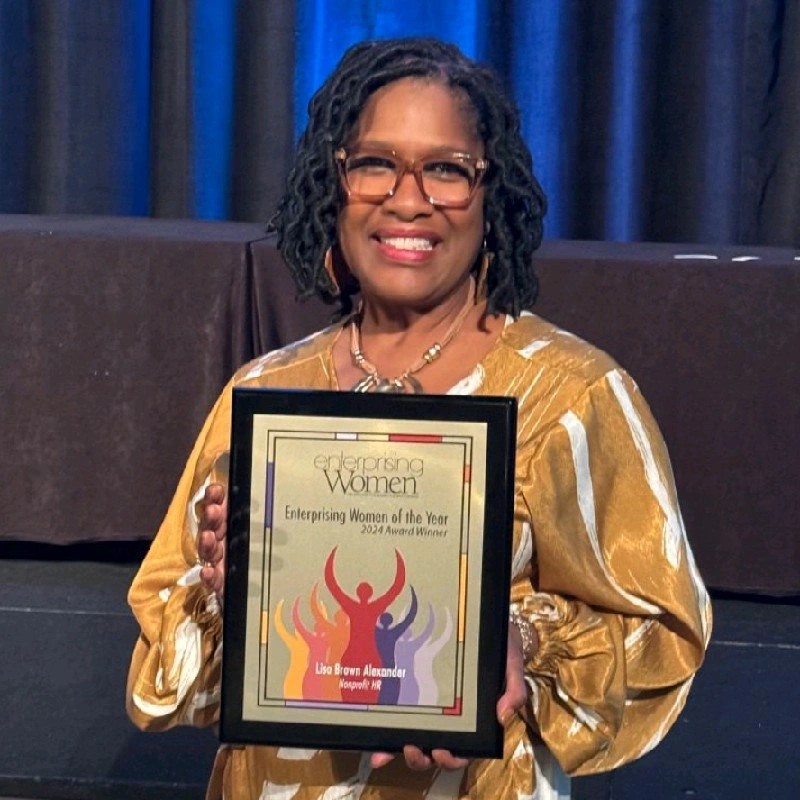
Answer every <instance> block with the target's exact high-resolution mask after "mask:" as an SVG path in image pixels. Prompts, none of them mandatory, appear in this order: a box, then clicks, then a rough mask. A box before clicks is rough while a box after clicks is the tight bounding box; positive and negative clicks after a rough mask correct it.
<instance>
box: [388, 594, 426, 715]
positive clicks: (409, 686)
mask: <svg viewBox="0 0 800 800" xmlns="http://www.w3.org/2000/svg"><path fill="white" fill-rule="evenodd" d="M435 626H436V614H435V613H434V611H433V606H432V605H431V604H430V603H429V604H428V621H427V622H426V623H425V627H424V628H423V629H422V630H421V631H420V633H419V634H417V635H416V636H414V635H413V633H412V631H411V629H410V628H409V629H408V630H406V631H405V633H404V634H403V635H402V636H401V637H400V638H399V639H398V640H397V644H396V645H395V648H394V657H395V664H396V665H397V667H398V668H400V669H402V670H403V675H402V676H401V678H400V691H399V693H398V695H397V703H398V705H401V706H415V705H417V703H418V702H419V683H418V681H417V676H416V674H415V673H414V656H415V655H416V652H417V650H419V649H420V647H422V646H423V645H424V644H425V642H427V641H428V639H429V638H430V635H431V634H432V633H433V629H434V627H435Z"/></svg>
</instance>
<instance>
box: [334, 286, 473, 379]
mask: <svg viewBox="0 0 800 800" xmlns="http://www.w3.org/2000/svg"><path fill="white" fill-rule="evenodd" d="M474 305H475V301H474V298H473V292H472V290H470V291H468V292H467V302H466V303H464V307H463V308H462V309H461V311H459V312H458V314H457V315H456V318H455V319H454V320H453V324H452V325H451V326H450V327H449V328H448V329H447V333H445V335H444V336H443V337H442V340H441V342H434V343H433V344H432V345H431V346H430V347H429V348H428V349H427V350H426V351H425V352H424V353H423V354H422V355H421V356H420V358H419V359H417V360H416V361H415V362H414V363H413V364H412V365H411V366H410V367H409V368H408V369H407V370H406V371H405V372H402V373H400V375H398V376H397V377H396V378H384V377H383V376H381V375H380V374H379V373H378V368H377V367H376V366H375V365H374V364H372V363H371V362H369V361H368V360H367V359H366V357H365V356H364V354H363V353H362V352H361V331H360V321H361V316H362V313H363V312H362V311H359V313H358V314H356V316H355V317H353V319H352V321H351V322H350V355H352V356H353V361H354V362H355V364H356V366H357V367H358V368H359V369H361V370H363V371H364V372H365V373H366V375H365V376H364V377H363V378H361V380H359V381H357V382H356V383H355V384H354V385H353V387H352V388H351V391H353V392H381V393H384V394H422V384H421V383H420V382H419V381H418V380H417V379H416V378H415V377H414V374H415V373H417V372H419V371H420V370H421V369H422V368H423V367H424V366H426V365H427V364H430V363H431V362H433V361H436V359H437V358H439V356H440V355H441V354H442V350H444V348H445V347H447V345H448V344H450V342H451V341H452V340H453V338H454V337H455V335H456V334H457V333H458V332H459V330H461V326H462V325H463V324H464V320H465V319H466V318H467V314H469V312H470V311H471V309H472V308H473V306H474Z"/></svg>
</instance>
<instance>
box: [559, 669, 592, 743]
mask: <svg viewBox="0 0 800 800" xmlns="http://www.w3.org/2000/svg"><path fill="white" fill-rule="evenodd" d="M555 687H556V694H557V695H558V696H559V697H560V698H561V699H562V700H563V701H564V702H565V703H566V704H567V706H569V708H570V710H571V711H572V713H573V714H574V715H575V719H576V720H577V721H578V722H580V723H581V724H582V725H585V726H586V727H587V728H588V729H589V730H590V731H593V732H594V731H596V730H597V727H598V725H600V723H601V722H602V721H603V719H602V717H600V716H598V715H597V714H596V713H595V712H594V711H592V710H591V709H589V708H586V707H585V706H582V705H581V704H580V703H578V702H577V701H575V700H573V699H572V698H571V697H570V696H569V695H568V694H567V692H566V689H564V687H563V686H562V685H561V681H559V680H558V678H556V679H555Z"/></svg>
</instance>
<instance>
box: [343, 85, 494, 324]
mask: <svg viewBox="0 0 800 800" xmlns="http://www.w3.org/2000/svg"><path fill="white" fill-rule="evenodd" d="M364 147H368V148H377V149H380V150H394V151H396V153H397V155H398V156H399V157H400V158H403V159H406V160H408V161H410V160H412V159H420V158H425V157H427V156H431V155H441V154H443V153H444V152H448V151H449V152H457V153H467V154H469V155H471V156H474V157H476V158H481V157H483V155H484V148H483V142H482V141H481V140H480V138H478V136H477V133H476V132H475V125H474V123H473V122H472V120H471V119H470V115H469V114H468V113H467V112H465V101H464V100H462V99H461V98H459V97H458V96H456V95H454V94H453V93H452V91H451V90H450V89H448V88H447V87H445V86H443V85H442V84H440V83H434V82H431V81H425V80H421V79H415V78H404V79H402V80H398V81H395V82H394V83H390V84H387V85H386V86H384V87H382V88H381V89H379V90H378V91H376V92H375V93H374V94H373V95H371V96H370V98H369V100H368V101H367V103H366V105H365V106H364V110H363V111H362V112H361V116H360V117H359V120H358V125H357V128H356V131H355V132H354V135H353V137H352V140H351V141H350V142H348V146H347V151H348V152H349V153H352V152H353V151H354V150H355V149H356V148H364ZM338 236H339V245H340V247H341V250H342V254H343V256H344V259H345V261H346V262H347V265H348V267H349V269H350V270H351V272H352V273H353V274H354V275H355V276H356V278H358V281H359V283H360V284H361V292H362V295H363V296H364V298H365V299H367V300H369V299H373V300H377V301H379V302H381V303H383V304H388V305H395V306H400V307H409V308H414V309H416V310H421V311H425V310H429V309H431V308H434V307H435V306H436V305H438V304H440V303H441V302H443V301H445V300H447V299H448V298H450V297H451V296H452V295H453V294H454V293H455V292H456V291H457V290H458V289H459V288H460V287H461V286H462V285H463V283H464V281H466V280H467V277H468V275H469V270H470V267H471V266H472V264H473V263H474V262H475V259H476V257H477V254H478V251H479V249H480V246H481V242H482V240H483V189H482V188H478V190H477V191H476V192H475V194H474V195H473V197H472V200H471V202H470V204H469V205H468V206H467V207H466V208H443V207H436V206H433V205H432V204H431V203H429V202H428V201H427V200H426V199H425V198H424V197H423V195H422V193H421V192H420V189H419V186H418V185H417V182H416V180H415V178H414V175H413V174H412V173H411V172H407V173H406V174H405V175H404V176H403V178H402V179H401V181H400V183H399V185H398V187H397V190H396V192H395V194H394V195H393V196H392V197H387V198H386V199H385V200H383V201H381V202H374V201H373V202H369V201H364V200H359V199H358V198H348V199H347V200H346V201H345V203H344V206H343V208H342V211H341V213H340V215H339V222H338Z"/></svg>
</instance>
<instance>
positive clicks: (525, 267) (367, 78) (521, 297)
mask: <svg viewBox="0 0 800 800" xmlns="http://www.w3.org/2000/svg"><path fill="white" fill-rule="evenodd" d="M409 77H418V78H421V79H427V80H432V81H436V82H439V83H441V84H443V85H445V86H447V87H449V88H451V89H453V90H455V91H456V92H457V93H458V94H460V95H461V96H462V97H466V98H467V100H468V101H469V105H470V106H471V107H472V111H473V112H474V117H475V121H476V123H477V133H478V135H479V136H480V138H481V139H482V140H483V142H484V147H485V154H484V155H485V157H486V158H487V159H488V161H489V169H488V172H487V174H486V177H485V178H484V183H483V185H484V219H485V221H486V223H488V225H487V228H488V233H487V236H486V240H487V241H486V244H487V249H488V250H489V251H491V252H492V253H494V260H493V261H492V264H491V269H490V270H489V274H488V277H487V291H488V302H489V311H490V313H495V312H503V313H510V314H513V315H515V316H516V315H518V314H519V312H520V311H521V310H522V309H525V308H530V306H532V305H533V303H534V301H535V299H536V293H537V289H538V283H537V280H536V275H535V274H534V271H533V265H532V255H533V252H534V250H535V249H536V248H537V247H538V246H539V244H540V242H541V239H542V217H543V216H544V213H545V210H546V200H545V196H544V193H543V191H542V189H541V187H540V185H539V183H538V181H537V180H536V178H535V177H534V175H533V172H532V166H531V155H530V151H529V150H528V148H527V146H526V145H525V142H524V141H523V139H522V136H521V134H520V124H519V114H518V111H517V108H516V106H515V105H514V103H513V102H512V101H511V100H510V99H509V97H508V95H507V94H506V92H505V91H504V89H503V87H502V86H501V84H500V81H499V79H498V77H497V76H496V75H495V73H494V72H492V71H491V70H490V69H488V68H487V67H485V66H483V65H481V64H478V63H477V62H475V61H472V60H471V59H468V58H467V57H466V56H464V55H463V53H461V51H460V50H459V49H458V48H457V47H456V46H455V45H452V44H446V43H444V42H441V41H439V40H437V39H424V38H412V39H387V40H377V41H367V42H363V43H361V44H357V45H355V46H353V47H351V48H350V49H349V50H348V51H347V52H346V53H345V54H344V56H343V57H342V60H341V61H340V62H339V64H338V66H337V67H336V69H335V70H334V71H333V72H332V73H331V75H330V76H329V77H328V79H327V80H326V81H325V83H324V84H323V85H322V87H321V88H320V89H319V90H318V91H317V92H316V94H315V95H314V96H313V97H312V99H311V102H310V103H309V106H308V115H309V121H308V126H307V127H306V129H305V131H304V132H303V134H302V136H301V137H300V141H299V143H298V146H297V154H296V159H295V164H294V167H293V168H292V170H291V171H290V173H289V176H288V178H287V186H286V193H285V194H284V196H283V199H282V200H281V202H280V204H279V206H278V209H277V211H276V213H275V215H274V216H273V218H272V219H271V220H270V223H269V229H270V231H274V232H276V233H277V244H278V249H279V250H280V252H281V254H282V255H283V258H284V260H285V261H286V263H287V264H288V265H289V268H290V269H291V271H292V273H293V275H294V279H295V282H296V284H297V287H298V291H299V294H300V296H301V297H307V296H309V295H312V294H314V293H316V294H318V295H319V296H320V297H322V298H323V299H325V300H327V301H329V302H331V301H333V299H334V297H335V296H336V295H335V287H334V286H333V284H332V282H331V280H330V278H329V277H328V275H327V273H326V272H325V269H324V261H325V252H326V251H327V250H328V248H329V247H332V246H333V245H334V244H335V243H336V226H337V220H338V216H339V212H340V209H341V206H342V203H343V202H344V195H343V192H342V190H341V188H340V179H339V174H338V171H337V167H336V164H335V162H334V158H333V154H334V151H335V150H336V148H338V147H341V146H344V145H345V144H346V143H347V140H348V138H349V136H350V135H351V133H352V131H353V130H354V128H355V126H356V124H357V122H358V118H359V116H360V114H361V111H362V109H363V108H364V105H365V104H366V102H367V100H368V99H369V97H370V95H372V94H373V93H374V92H375V91H376V90H377V89H380V88H381V87H382V86H386V85H387V84H389V83H392V82H393V81H396V80H399V79H401V78H409ZM355 291H357V287H354V286H347V285H343V286H342V287H341V294H340V295H338V299H339V301H340V302H341V312H342V313H343V314H346V313H349V312H350V310H351V309H352V294H353V293H354V292H355Z"/></svg>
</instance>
